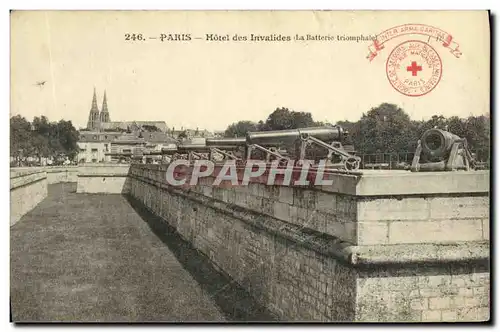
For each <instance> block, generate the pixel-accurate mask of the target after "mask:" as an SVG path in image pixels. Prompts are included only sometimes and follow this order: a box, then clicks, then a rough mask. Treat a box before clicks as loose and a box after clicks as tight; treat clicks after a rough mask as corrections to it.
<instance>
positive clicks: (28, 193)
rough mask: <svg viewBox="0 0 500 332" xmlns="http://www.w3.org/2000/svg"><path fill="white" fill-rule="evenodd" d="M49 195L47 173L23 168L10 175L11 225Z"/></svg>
mask: <svg viewBox="0 0 500 332" xmlns="http://www.w3.org/2000/svg"><path fill="white" fill-rule="evenodd" d="M45 197H47V174H46V173H45V172H44V171H41V170H23V171H17V172H11V175H10V226H12V225H14V224H15V223H16V222H18V221H19V220H20V219H21V217H22V216H23V215H25V214H26V213H28V212H29V211H31V210H32V209H33V208H34V207H35V206H37V205H38V203H40V202H41V201H42V200H43V199H44V198H45Z"/></svg>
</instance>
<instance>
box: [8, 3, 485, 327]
mask: <svg viewBox="0 0 500 332" xmlns="http://www.w3.org/2000/svg"><path fill="white" fill-rule="evenodd" d="M10 16H11V17H10V18H11V22H10V26H11V50H10V52H11V53H10V54H11V107H10V170H11V171H10V199H11V201H10V209H11V217H10V255H11V256H10V258H11V260H10V278H11V279H10V306H11V320H12V321H13V322H15V323H26V322H75V323H76V322H170V323H188V322H324V323H325V322H326V323H336V322H352V323H357V322H365V323H366V322H368V323H369V322H389V323H391V322H412V323H420V322H488V321H489V320H490V257H489V252H490V241H489V239H490V237H489V236H490V230H489V225H490V218H489V216H490V199H489V196H490V195H489V194H490V186H489V183H490V127H491V125H490V107H491V105H490V93H491V92H490V48H491V45H490V16H489V13H488V12H487V11H48V10H47V11H12V12H11V15H10Z"/></svg>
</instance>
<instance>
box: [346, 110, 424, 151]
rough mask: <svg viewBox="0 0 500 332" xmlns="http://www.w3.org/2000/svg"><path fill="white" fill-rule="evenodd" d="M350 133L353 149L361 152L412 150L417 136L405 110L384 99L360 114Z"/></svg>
mask: <svg viewBox="0 0 500 332" xmlns="http://www.w3.org/2000/svg"><path fill="white" fill-rule="evenodd" d="M352 137H353V141H354V144H355V146H356V149H357V150H359V151H362V152H364V153H379V152H405V151H412V150H413V149H414V148H415V146H416V142H417V139H418V138H417V137H416V135H415V126H414V125H413V123H412V121H411V120H410V117H409V116H408V114H406V113H405V112H404V111H403V110H402V109H401V108H399V107H398V106H396V105H393V104H388V103H383V104H381V105H379V106H378V107H375V108H372V109H371V110H370V111H368V113H366V114H363V116H362V117H361V119H360V120H359V121H358V122H357V123H356V124H355V125H354V126H353V128H352Z"/></svg>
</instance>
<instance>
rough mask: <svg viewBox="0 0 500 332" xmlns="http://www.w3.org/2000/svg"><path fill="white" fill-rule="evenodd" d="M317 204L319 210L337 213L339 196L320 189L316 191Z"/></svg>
mask: <svg viewBox="0 0 500 332" xmlns="http://www.w3.org/2000/svg"><path fill="white" fill-rule="evenodd" d="M315 205H316V209H318V210H319V211H322V212H329V213H335V211H336V209H337V196H336V195H335V194H333V193H328V192H324V191H318V192H317V193H316V204H315Z"/></svg>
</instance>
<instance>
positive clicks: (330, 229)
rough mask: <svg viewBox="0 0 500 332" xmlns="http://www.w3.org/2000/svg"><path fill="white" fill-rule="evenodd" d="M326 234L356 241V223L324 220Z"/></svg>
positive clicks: (352, 241) (348, 240)
mask: <svg viewBox="0 0 500 332" xmlns="http://www.w3.org/2000/svg"><path fill="white" fill-rule="evenodd" d="M325 228H326V232H325V233H326V234H330V235H333V236H335V237H337V238H339V239H341V240H343V241H346V242H350V243H352V244H355V243H356V223H354V222H336V221H334V222H331V221H329V220H326V227H325Z"/></svg>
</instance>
